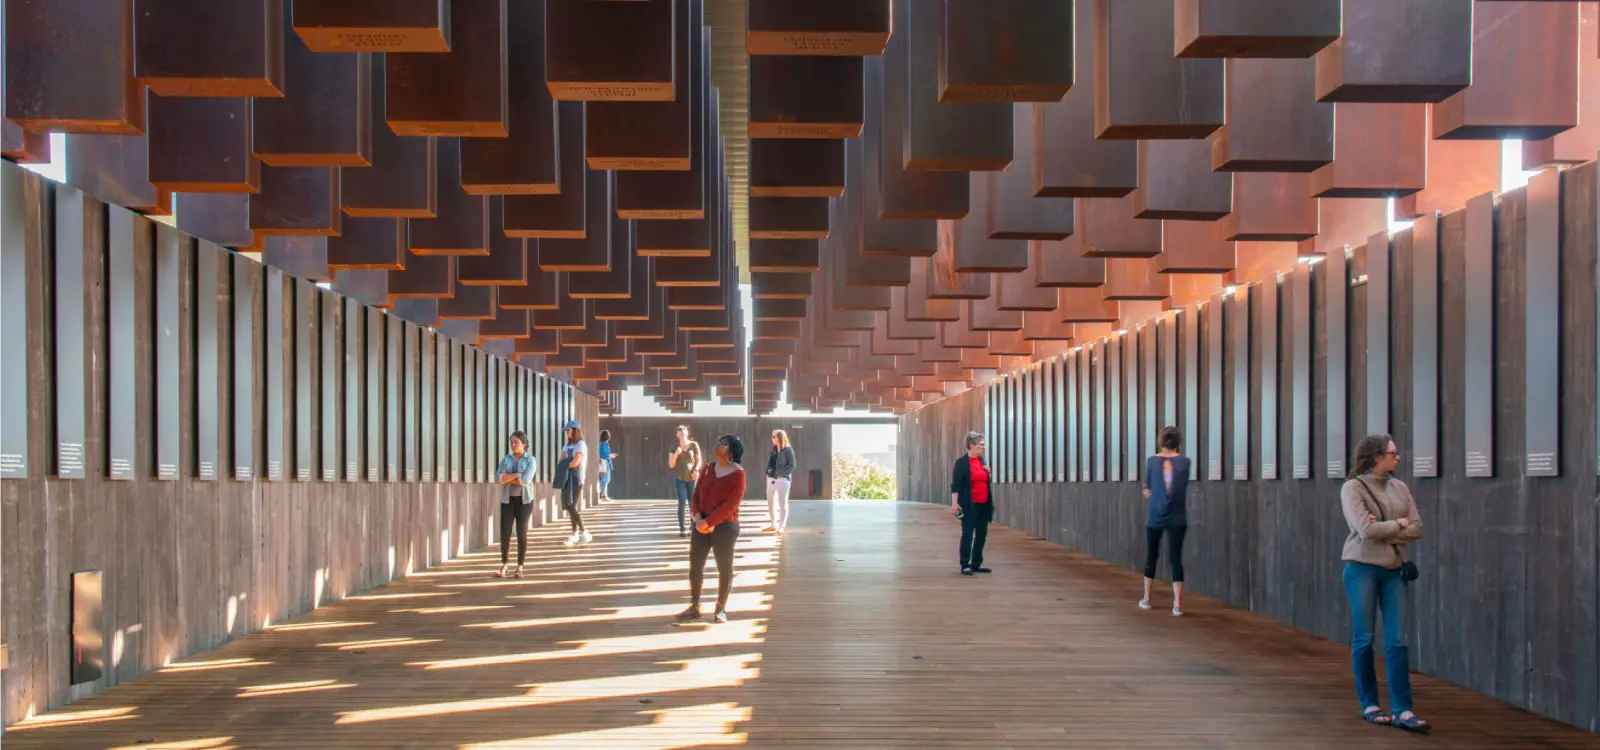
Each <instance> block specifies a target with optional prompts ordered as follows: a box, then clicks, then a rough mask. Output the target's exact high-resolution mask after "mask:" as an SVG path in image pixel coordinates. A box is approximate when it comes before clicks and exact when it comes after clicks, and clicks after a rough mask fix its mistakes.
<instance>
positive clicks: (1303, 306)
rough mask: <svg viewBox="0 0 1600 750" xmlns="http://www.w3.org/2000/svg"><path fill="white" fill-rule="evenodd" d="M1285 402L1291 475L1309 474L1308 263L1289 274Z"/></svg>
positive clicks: (1309, 326) (1309, 325) (1309, 277)
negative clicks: (1288, 376) (1291, 415)
mask: <svg viewBox="0 0 1600 750" xmlns="http://www.w3.org/2000/svg"><path fill="white" fill-rule="evenodd" d="M1289 328H1290V331H1289V335H1290V339H1291V343H1290V346H1289V359H1290V372H1291V377H1292V381H1291V382H1290V385H1289V388H1290V391H1289V402H1290V404H1291V406H1292V409H1293V411H1294V424H1293V426H1292V427H1293V429H1291V430H1290V440H1289V451H1290V456H1289V461H1290V466H1292V467H1293V470H1292V474H1291V475H1292V476H1293V477H1294V478H1295V479H1310V478H1311V266H1309V265H1307V264H1301V265H1300V266H1298V267H1296V268H1295V269H1294V272H1293V273H1291V274H1290V275H1289Z"/></svg>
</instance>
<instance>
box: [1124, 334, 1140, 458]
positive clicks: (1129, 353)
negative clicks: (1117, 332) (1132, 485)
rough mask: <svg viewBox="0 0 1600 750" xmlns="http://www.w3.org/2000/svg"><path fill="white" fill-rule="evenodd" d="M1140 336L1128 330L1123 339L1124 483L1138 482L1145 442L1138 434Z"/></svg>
mask: <svg viewBox="0 0 1600 750" xmlns="http://www.w3.org/2000/svg"><path fill="white" fill-rule="evenodd" d="M1140 335H1141V332H1140V330H1139V329H1131V330H1129V331H1128V333H1127V335H1125V336H1123V337H1122V382H1123V389H1122V393H1123V396H1122V402H1123V404H1124V409H1123V411H1124V413H1125V414H1126V417H1125V419H1126V427H1125V428H1124V431H1125V433H1126V434H1125V435H1124V436H1123V439H1124V441H1126V445H1125V448H1124V455H1123V457H1122V460H1123V464H1122V479H1123V481H1127V482H1136V481H1138V480H1139V456H1140V455H1141V454H1142V453H1143V452H1144V451H1143V447H1144V441H1143V438H1142V437H1141V436H1140V434H1139V428H1140V418H1139V403H1140V401H1142V400H1143V395H1142V394H1140V393H1139V374H1140V371H1139V349H1140V348H1141V343H1140V341H1139V337H1140Z"/></svg>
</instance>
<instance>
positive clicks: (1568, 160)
mask: <svg viewBox="0 0 1600 750" xmlns="http://www.w3.org/2000/svg"><path fill="white" fill-rule="evenodd" d="M1581 13H1582V28H1580V29H1579V35H1578V45H1579V47H1578V90H1579V91H1580V92H1583V93H1587V92H1592V91H1600V5H1595V4H1593V3H1590V4H1585V5H1583V6H1582V11H1581ZM1578 107H1579V112H1578V126H1577V127H1575V128H1573V129H1571V130H1567V131H1563V132H1561V133H1557V134H1556V135H1553V136H1551V137H1549V138H1545V139H1542V140H1524V141H1523V142H1522V168H1523V169H1526V170H1534V169H1542V168H1544V167H1549V166H1554V165H1558V164H1559V165H1570V164H1581V163H1583V162H1586V161H1589V160H1591V159H1593V158H1595V152H1596V151H1600V95H1594V96H1584V95H1582V94H1580V95H1579V97H1578Z"/></svg>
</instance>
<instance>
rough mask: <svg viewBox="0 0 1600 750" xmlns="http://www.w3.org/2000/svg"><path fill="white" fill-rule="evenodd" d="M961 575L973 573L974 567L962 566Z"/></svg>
mask: <svg viewBox="0 0 1600 750" xmlns="http://www.w3.org/2000/svg"><path fill="white" fill-rule="evenodd" d="M961 575H964V576H970V575H972V568H962V569H961Z"/></svg>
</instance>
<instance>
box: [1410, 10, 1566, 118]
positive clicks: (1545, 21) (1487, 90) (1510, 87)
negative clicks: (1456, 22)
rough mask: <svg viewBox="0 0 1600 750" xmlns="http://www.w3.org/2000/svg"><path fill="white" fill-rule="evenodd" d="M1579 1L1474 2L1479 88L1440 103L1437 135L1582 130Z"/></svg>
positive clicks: (1475, 73)
mask: <svg viewBox="0 0 1600 750" xmlns="http://www.w3.org/2000/svg"><path fill="white" fill-rule="evenodd" d="M1580 4H1581V3H1570V2H1562V3H1549V2H1544V3H1541V2H1527V3H1511V2H1489V3H1483V4H1481V5H1479V4H1474V6H1473V7H1474V14H1475V17H1474V19H1473V27H1472V31H1473V40H1472V85H1471V86H1468V87H1467V88H1466V89H1464V90H1462V91H1461V92H1459V93H1456V94H1454V95H1452V96H1451V97H1450V98H1448V99H1445V100H1444V101H1442V102H1439V103H1438V104H1435V105H1433V137H1434V138H1441V139H1451V140H1501V139H1505V138H1521V139H1524V140H1530V139H1531V140H1539V139H1543V138H1549V137H1550V136H1553V135H1555V134H1557V133H1560V132H1562V131H1564V130H1567V129H1569V128H1572V127H1575V126H1576V125H1577V124H1578V30H1579V28H1580V26H1579V22H1580V16H1579V13H1578V6H1579V5H1580Z"/></svg>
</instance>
